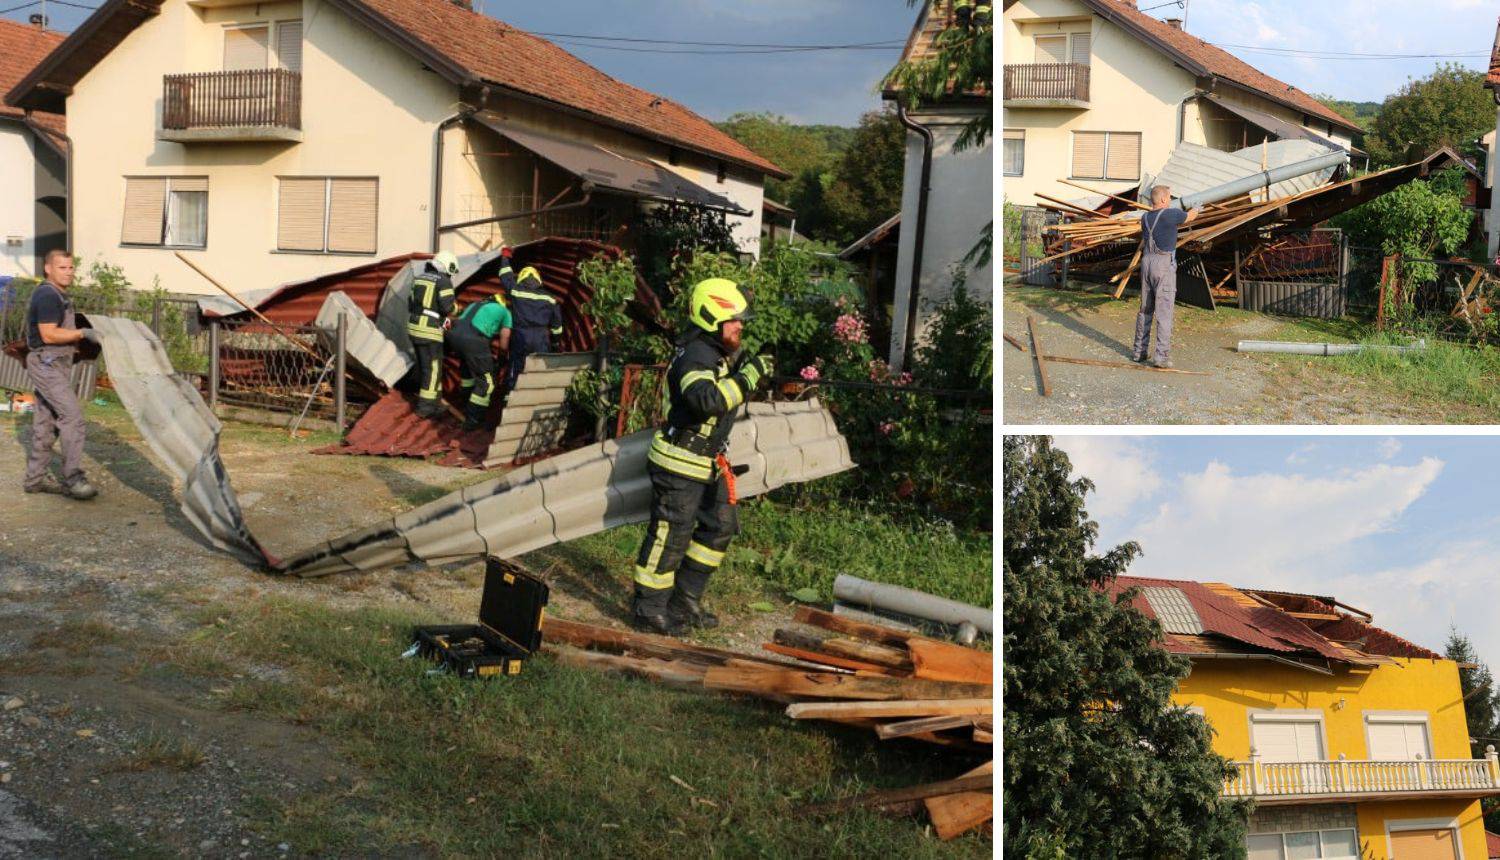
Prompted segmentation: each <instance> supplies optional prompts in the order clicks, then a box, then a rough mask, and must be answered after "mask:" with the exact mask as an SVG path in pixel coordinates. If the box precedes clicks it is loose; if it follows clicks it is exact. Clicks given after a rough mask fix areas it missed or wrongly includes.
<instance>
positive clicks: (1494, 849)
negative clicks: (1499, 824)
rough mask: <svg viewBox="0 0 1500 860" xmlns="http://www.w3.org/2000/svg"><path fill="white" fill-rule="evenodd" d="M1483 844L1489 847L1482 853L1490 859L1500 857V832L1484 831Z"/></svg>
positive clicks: (1494, 859)
mask: <svg viewBox="0 0 1500 860" xmlns="http://www.w3.org/2000/svg"><path fill="white" fill-rule="evenodd" d="M1484 846H1485V848H1487V849H1489V850H1487V851H1485V852H1484V853H1485V855H1486V856H1487V857H1489V858H1490V860H1496V858H1500V833H1491V832H1489V831H1488V830H1486V831H1484Z"/></svg>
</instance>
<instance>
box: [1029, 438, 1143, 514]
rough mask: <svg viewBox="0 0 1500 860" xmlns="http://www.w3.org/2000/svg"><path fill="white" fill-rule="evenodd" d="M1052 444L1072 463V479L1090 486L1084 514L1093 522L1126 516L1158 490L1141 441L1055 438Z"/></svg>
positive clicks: (1129, 439) (1128, 439)
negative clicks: (1079, 480)
mask: <svg viewBox="0 0 1500 860" xmlns="http://www.w3.org/2000/svg"><path fill="white" fill-rule="evenodd" d="M1053 441H1054V442H1055V444H1056V445H1057V447H1059V448H1061V449H1063V451H1065V452H1067V455H1068V459H1069V460H1070V461H1072V463H1073V476H1074V477H1084V478H1088V479H1089V480H1090V481H1093V482H1094V492H1093V493H1091V494H1090V495H1089V497H1088V511H1089V515H1090V516H1092V517H1093V518H1094V519H1096V520H1098V519H1101V518H1112V517H1117V516H1121V515H1123V514H1125V513H1127V512H1128V511H1130V510H1131V509H1132V508H1133V507H1135V506H1136V504H1137V503H1139V502H1142V501H1144V500H1146V499H1148V498H1150V497H1151V496H1152V495H1153V494H1155V493H1156V491H1157V489H1158V488H1159V487H1160V486H1161V475H1160V474H1158V473H1157V471H1156V467H1155V464H1154V462H1153V458H1152V456H1151V452H1150V450H1149V449H1148V448H1147V447H1146V443H1145V441H1144V440H1141V439H1132V438H1130V437H1128V436H1058V437H1056V438H1055V439H1054V440H1053Z"/></svg>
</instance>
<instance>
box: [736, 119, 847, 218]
mask: <svg viewBox="0 0 1500 860" xmlns="http://www.w3.org/2000/svg"><path fill="white" fill-rule="evenodd" d="M719 128H720V129H722V130H723V131H724V132H725V133H727V134H728V135H729V136H730V137H732V138H734V139H735V140H738V141H739V142H740V143H743V144H744V145H746V146H748V147H750V148H751V149H752V150H754V151H755V152H756V153H758V154H760V155H762V156H765V157H766V158H769V159H770V160H771V161H772V162H774V163H775V164H776V165H777V166H779V167H781V168H782V169H783V170H785V171H786V172H787V173H790V174H792V178H791V179H767V180H766V196H768V197H770V198H771V199H773V200H780V201H782V202H783V203H786V202H788V201H790V200H791V198H792V197H793V196H795V195H796V193H797V192H798V191H799V190H800V189H801V188H802V187H803V186H804V185H805V184H806V183H808V182H809V181H811V182H817V181H818V177H819V176H820V175H822V174H823V173H824V172H826V171H827V170H829V169H830V167H831V166H832V164H833V160H834V157H835V155H836V153H835V152H834V151H833V150H831V149H830V148H829V145H828V143H829V136H828V135H827V134H826V133H823V132H821V131H820V127H818V126H806V125H794V124H793V123H791V122H788V121H787V118H786V117H784V116H780V115H778V114H772V113H737V114H734V115H733V116H731V117H730V118H729V119H728V120H726V121H724V122H721V123H719ZM824 128H826V127H824Z"/></svg>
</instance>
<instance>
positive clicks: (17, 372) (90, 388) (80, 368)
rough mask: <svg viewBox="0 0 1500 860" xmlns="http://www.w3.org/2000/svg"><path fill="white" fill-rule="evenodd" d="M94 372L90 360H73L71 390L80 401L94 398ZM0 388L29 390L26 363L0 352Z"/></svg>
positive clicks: (94, 367)
mask: <svg viewBox="0 0 1500 860" xmlns="http://www.w3.org/2000/svg"><path fill="white" fill-rule="evenodd" d="M96 372H97V369H96V366H95V363H94V362H92V361H75V362H73V391H74V393H76V394H77V395H78V401H79V402H80V403H87V402H89V401H90V400H93V399H94V382H95V374H96ZM0 389H5V390H8V391H30V390H31V377H30V376H29V375H27V373H26V365H24V364H22V363H21V362H19V361H17V360H15V359H14V358H11V357H10V356H8V355H6V354H5V353H3V352H0Z"/></svg>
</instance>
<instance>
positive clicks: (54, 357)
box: [25, 345, 84, 486]
mask: <svg viewBox="0 0 1500 860" xmlns="http://www.w3.org/2000/svg"><path fill="white" fill-rule="evenodd" d="M26 374H27V376H29V377H30V378H31V385H32V388H33V389H34V390H35V395H36V412H35V413H33V415H32V419H31V457H30V459H28V460H27V462H26V478H25V484H26V485H27V486H31V485H34V484H36V483H37V482H38V481H40V480H41V479H42V478H43V477H44V476H45V475H46V474H47V468H48V467H49V466H51V465H52V444H53V442H55V441H61V443H62V445H61V447H62V479H63V482H64V483H71V482H72V481H75V480H77V479H78V478H81V477H83V427H84V425H83V406H82V405H80V404H79V402H78V395H77V394H74V393H73V379H72V377H73V347H72V346H71V345H69V346H67V347H58V346H44V347H42V348H41V349H34V350H32V351H31V352H29V353H27V355H26Z"/></svg>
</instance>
